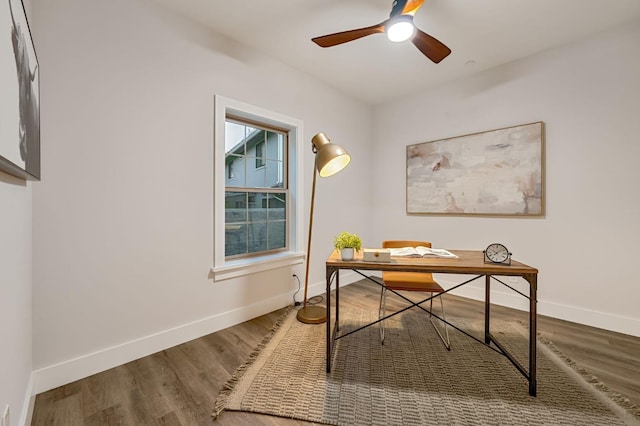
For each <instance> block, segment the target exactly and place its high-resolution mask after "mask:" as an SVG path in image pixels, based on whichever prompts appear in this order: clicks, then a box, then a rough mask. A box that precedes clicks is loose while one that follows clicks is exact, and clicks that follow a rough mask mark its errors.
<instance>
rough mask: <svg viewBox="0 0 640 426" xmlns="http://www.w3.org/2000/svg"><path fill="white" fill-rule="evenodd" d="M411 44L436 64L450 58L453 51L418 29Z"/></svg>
mask: <svg viewBox="0 0 640 426" xmlns="http://www.w3.org/2000/svg"><path fill="white" fill-rule="evenodd" d="M411 42H412V43H413V44H414V46H416V47H417V48H418V50H420V51H421V52H422V53H423V54H424V56H426V57H427V58H429V59H431V60H432V61H433V62H435V63H436V64H437V63H439V62H440V61H441V60H443V59H444V58H446V57H447V56H449V54H450V53H451V49H449V48H448V47H447V46H445V45H444V44H442V43H441V42H440V41H439V40H436V39H435V38H433V37H431V36H430V35H429V34H427V33H424V32H422V31H420V30H419V29H417V28H416V35H415V36H413V39H411Z"/></svg>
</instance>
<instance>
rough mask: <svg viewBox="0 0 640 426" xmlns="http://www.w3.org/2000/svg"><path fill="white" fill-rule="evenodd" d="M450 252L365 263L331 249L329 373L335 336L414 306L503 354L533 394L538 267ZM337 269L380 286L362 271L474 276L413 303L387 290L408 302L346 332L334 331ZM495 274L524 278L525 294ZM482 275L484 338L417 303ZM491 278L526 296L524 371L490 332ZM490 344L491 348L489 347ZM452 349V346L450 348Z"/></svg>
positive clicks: (328, 267)
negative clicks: (526, 365)
mask: <svg viewBox="0 0 640 426" xmlns="http://www.w3.org/2000/svg"><path fill="white" fill-rule="evenodd" d="M450 251H451V252H452V253H454V254H456V255H457V256H458V258H457V259H451V258H438V257H429V258H399V257H394V258H392V260H391V262H365V261H363V260H362V257H361V255H360V256H358V257H356V258H355V259H354V260H351V261H342V260H340V255H339V253H338V252H337V251H334V252H333V253H332V254H331V255H330V256H329V258H328V259H327V261H326V280H327V285H326V292H327V293H326V294H327V296H326V297H327V373H330V372H331V361H332V357H333V351H334V349H335V342H336V341H337V340H338V339H341V338H343V337H346V336H348V335H350V334H352V333H355V332H357V331H359V330H362V329H363V328H367V327H370V326H372V325H374V324H377V323H379V322H380V321H383V320H385V319H387V318H390V317H392V316H394V315H398V314H399V313H402V312H404V311H406V310H408V309H411V308H414V307H417V308H419V309H422V310H423V311H425V312H427V313H431V315H433V316H435V317H436V318H438V319H439V320H440V321H443V322H446V323H447V324H448V325H450V326H451V327H453V328H455V329H456V330H458V331H460V332H462V333H464V334H465V335H467V336H469V337H470V338H472V339H474V340H476V341H478V342H480V343H482V344H483V345H485V346H487V347H488V348H490V349H492V350H494V351H496V352H498V353H500V354H501V355H504V356H505V357H506V358H507V359H509V361H511V363H512V364H513V365H514V366H515V367H516V369H517V370H518V371H519V372H520V373H521V374H522V375H523V376H524V377H525V378H526V379H527V380H528V381H529V395H532V396H536V392H537V382H536V353H537V352H536V351H537V347H536V343H537V340H536V333H537V289H538V270H537V269H536V268H532V267H531V266H527V265H525V264H523V263H520V262H518V261H514V260H512V262H511V265H496V264H491V263H484V255H483V253H482V252H481V251H468V250H450ZM341 269H349V270H353V271H355V272H356V273H358V274H360V275H362V276H363V277H364V278H366V279H367V280H369V281H372V282H374V283H375V284H377V285H379V286H383V283H382V282H381V281H378V280H375V279H373V278H372V277H370V276H367V275H365V274H363V273H362V272H360V271H362V270H369V271H404V272H431V273H442V274H465V275H475V277H474V278H470V279H468V280H467V281H464V282H462V283H460V284H458V285H456V286H454V287H452V288H450V289H448V290H446V291H444V292H443V293H439V294H436V295H434V296H432V297H427V298H425V299H423V300H420V301H418V302H413V301H411V300H410V299H408V298H406V297H405V296H403V295H401V294H399V293H398V292H396V291H393V290H391V289H389V291H392V292H393V293H395V294H397V295H398V296H400V297H401V298H403V299H404V300H405V301H407V302H409V306H407V307H405V308H403V309H401V310H399V311H397V312H394V313H392V314H389V315H387V316H385V317H384V318H381V319H378V320H377V321H373V322H371V323H369V324H366V325H364V326H362V327H360V328H357V329H355V330H352V331H350V332H348V333H344V334H338V332H339V331H340V270H341ZM497 276H518V277H522V278H523V279H524V280H525V281H527V282H528V283H529V295H528V296H527V295H526V294H524V293H522V292H520V291H518V290H517V289H515V288H513V287H511V286H509V285H508V284H506V283H504V282H503V281H501V280H500V279H498V278H496V277H497ZM482 277H485V310H484V314H485V316H484V341H482V340H481V339H478V338H477V337H475V336H473V335H471V334H469V333H467V332H466V331H464V330H461V329H460V328H459V327H457V326H456V325H455V324H452V323H450V322H448V321H445V320H444V319H443V318H441V317H439V316H438V315H436V314H435V313H433V312H430V311H429V310H428V309H427V308H425V307H423V306H421V305H422V304H423V303H425V302H428V301H430V300H431V299H433V298H435V297H441V296H442V295H443V294H445V293H449V292H450V291H453V290H455V289H457V288H458V287H461V286H463V285H466V284H469V283H471V282H473V281H475V280H477V279H479V278H482ZM334 278H335V282H336V292H335V297H336V307H335V315H336V317H335V319H336V320H335V323H334V324H333V329H332V324H331V284H332V282H333V279H334ZM492 279H493V280H495V281H497V282H499V283H501V284H503V285H504V286H506V287H508V288H510V289H511V290H513V291H515V292H516V293H518V294H520V295H521V296H523V297H525V298H527V299H528V300H529V368H528V371H527V370H526V369H525V368H524V367H523V366H522V365H521V364H520V363H519V362H518V361H517V360H516V359H515V358H514V357H513V355H512V354H510V353H509V352H508V351H507V349H506V348H505V347H504V346H502V345H501V344H500V342H498V340H497V339H496V338H495V336H493V335H492V334H491V324H490V319H491V299H490V294H491V280H492ZM492 343H493V344H494V345H495V347H493V346H491V344H492ZM454 350H455V348H454Z"/></svg>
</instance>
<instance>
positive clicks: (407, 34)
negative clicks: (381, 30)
mask: <svg viewBox="0 0 640 426" xmlns="http://www.w3.org/2000/svg"><path fill="white" fill-rule="evenodd" d="M385 32H386V33H387V38H388V39H389V40H391V41H393V42H397V43H398V42H402V41H405V40H409V39H410V38H411V37H413V35H414V34H415V32H416V27H415V26H414V25H413V16H411V15H400V16H398V17H397V18H395V19H393V20H391V21H390V22H389V24H388V25H387V26H386V28H385Z"/></svg>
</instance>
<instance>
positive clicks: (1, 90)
mask: <svg viewBox="0 0 640 426" xmlns="http://www.w3.org/2000/svg"><path fill="white" fill-rule="evenodd" d="M0 55H1V58H2V60H1V61H0V170H2V171H4V172H6V173H9V174H12V175H14V176H17V177H19V178H22V179H26V180H40V72H39V66H38V58H37V56H36V51H35V47H34V44H33V39H32V37H31V30H30V28H29V23H28V21H27V15H26V12H25V8H24V4H23V2H22V0H0Z"/></svg>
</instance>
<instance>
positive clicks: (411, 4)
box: [402, 0, 424, 16]
mask: <svg viewBox="0 0 640 426" xmlns="http://www.w3.org/2000/svg"><path fill="white" fill-rule="evenodd" d="M423 3H424V0H408V1H407V4H405V5H404V9H402V14H403V15H411V16H416V12H417V11H418V9H420V6H422V4H423Z"/></svg>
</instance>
